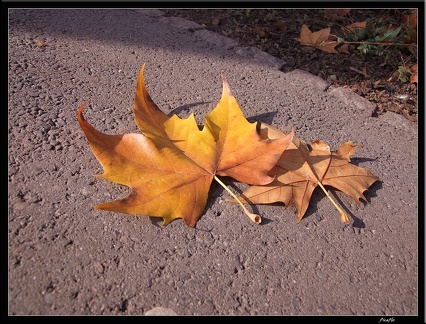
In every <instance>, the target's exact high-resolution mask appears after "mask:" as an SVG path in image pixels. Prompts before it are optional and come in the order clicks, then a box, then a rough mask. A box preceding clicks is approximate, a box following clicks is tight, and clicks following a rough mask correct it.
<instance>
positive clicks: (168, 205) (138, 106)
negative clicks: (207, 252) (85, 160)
mask: <svg viewBox="0 0 426 324" xmlns="http://www.w3.org/2000/svg"><path fill="white" fill-rule="evenodd" d="M143 70H144V67H142V69H141V71H140V74H139V78H138V81H137V88H136V95H135V102H134V106H133V112H134V114H135V122H136V124H137V126H138V128H139V129H140V131H141V132H142V134H125V135H107V134H104V133H101V132H99V131H98V130H96V129H95V128H94V127H93V126H92V125H90V124H89V123H88V122H87V121H86V120H85V119H84V117H83V113H82V111H83V108H84V106H85V104H83V105H82V106H81V107H80V109H79V111H78V121H79V123H80V126H81V128H82V130H83V131H84V134H85V135H86V137H87V140H88V142H89V144H90V147H91V149H92V151H93V153H94V155H95V156H96V158H97V159H98V160H99V162H100V163H101V165H102V167H103V169H104V173H102V174H100V175H97V176H98V177H99V178H102V179H106V180H109V181H112V182H115V183H118V184H121V185H125V186H128V187H129V188H131V192H130V194H129V195H128V196H127V197H125V198H123V199H119V200H115V201H112V202H107V203H102V204H100V205H97V206H95V208H96V209H102V210H110V211H115V212H121V213H126V214H135V215H147V216H154V217H163V219H164V225H167V224H168V223H170V222H171V221H173V220H174V219H177V218H183V220H184V221H185V223H186V224H187V225H188V226H190V227H195V225H196V223H197V221H198V219H199V217H201V214H202V213H203V211H204V208H205V206H206V202H207V198H208V192H209V188H210V185H211V182H212V180H213V178H215V177H216V175H217V176H229V177H232V178H234V179H236V180H237V181H241V182H244V183H248V184H267V183H269V182H271V181H272V180H273V177H271V176H269V175H268V171H270V169H271V168H272V167H273V166H274V165H275V164H276V162H277V161H278V159H279V158H280V156H281V154H282V153H283V151H284V150H285V149H286V148H287V146H288V144H289V142H290V141H291V138H292V135H290V136H287V137H282V138H280V139H277V140H269V139H261V138H260V136H259V134H258V133H257V131H256V124H255V123H249V122H248V121H247V120H246V119H245V117H244V115H243V113H242V111H241V110H240V108H239V105H238V103H237V101H236V99H235V97H234V96H233V94H232V92H231V90H230V89H229V85H228V82H227V81H226V80H225V79H224V78H223V91H222V98H221V99H220V101H219V103H218V105H217V106H216V108H215V109H214V110H213V111H212V112H210V113H209V114H208V115H207V116H206V124H205V125H204V127H199V125H197V123H196V121H195V118H194V115H193V114H191V115H190V116H189V117H188V118H186V119H181V118H180V117H178V116H177V115H173V116H167V115H166V114H164V113H163V112H162V111H161V110H160V109H159V108H158V107H157V105H156V104H155V103H154V102H153V101H152V99H151V97H150V96H149V94H148V91H147V89H146V87H145V84H144V77H143Z"/></svg>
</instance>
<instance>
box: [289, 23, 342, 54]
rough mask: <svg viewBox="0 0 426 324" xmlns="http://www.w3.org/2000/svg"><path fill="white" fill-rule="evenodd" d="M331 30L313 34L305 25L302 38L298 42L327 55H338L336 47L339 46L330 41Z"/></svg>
mask: <svg viewBox="0 0 426 324" xmlns="http://www.w3.org/2000/svg"><path fill="white" fill-rule="evenodd" d="M330 31H331V29H330V28H324V29H321V30H319V31H316V32H311V30H310V29H309V28H308V26H306V25H303V26H302V28H301V29H300V37H299V38H296V40H297V41H299V42H300V43H302V44H303V45H306V46H312V47H315V48H318V49H320V50H321V51H324V52H327V53H338V52H337V51H336V50H335V47H336V46H337V45H338V44H339V43H338V42H336V41H333V40H330V39H329V36H330Z"/></svg>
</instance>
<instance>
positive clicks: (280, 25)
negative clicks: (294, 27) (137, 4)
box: [272, 20, 287, 33]
mask: <svg viewBox="0 0 426 324" xmlns="http://www.w3.org/2000/svg"><path fill="white" fill-rule="evenodd" d="M272 27H274V29H275V30H276V31H279V32H282V33H285V32H286V31H287V23H286V22H284V21H282V20H279V21H276V22H274V24H273V25H272Z"/></svg>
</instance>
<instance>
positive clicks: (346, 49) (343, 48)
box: [337, 44, 351, 54]
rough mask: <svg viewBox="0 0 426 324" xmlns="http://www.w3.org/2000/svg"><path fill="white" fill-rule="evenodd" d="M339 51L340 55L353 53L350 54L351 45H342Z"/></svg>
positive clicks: (338, 48)
mask: <svg viewBox="0 0 426 324" xmlns="http://www.w3.org/2000/svg"><path fill="white" fill-rule="evenodd" d="M337 50H338V51H339V52H340V53H345V54H351V52H349V44H342V46H339V47H337Z"/></svg>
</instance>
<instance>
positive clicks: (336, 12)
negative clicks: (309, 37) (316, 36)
mask: <svg viewBox="0 0 426 324" xmlns="http://www.w3.org/2000/svg"><path fill="white" fill-rule="evenodd" d="M350 11H351V9H325V10H324V18H325V19H330V20H331V21H336V20H341V19H342V18H344V17H345V16H347V15H348V14H349V12H350Z"/></svg>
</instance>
